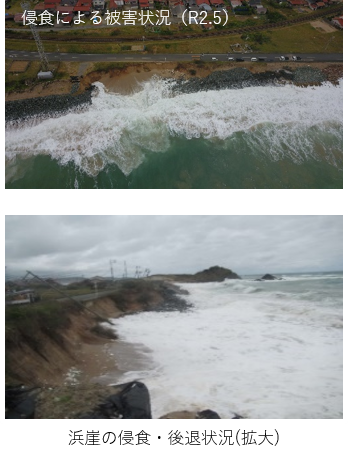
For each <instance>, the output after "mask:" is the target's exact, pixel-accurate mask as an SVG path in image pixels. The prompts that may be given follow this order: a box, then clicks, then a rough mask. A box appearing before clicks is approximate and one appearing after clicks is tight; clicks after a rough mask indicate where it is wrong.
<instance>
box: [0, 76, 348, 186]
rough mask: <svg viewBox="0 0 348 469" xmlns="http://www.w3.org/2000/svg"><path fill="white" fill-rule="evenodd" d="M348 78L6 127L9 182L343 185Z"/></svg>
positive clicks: (157, 89) (108, 106)
mask: <svg viewBox="0 0 348 469" xmlns="http://www.w3.org/2000/svg"><path fill="white" fill-rule="evenodd" d="M342 159H343V124H342V86H336V87H335V86H333V85H330V84H327V85H324V86H322V87H312V88H296V87H294V86H291V85H288V86H286V87H262V88H261V87H258V88H247V89H242V90H223V91H209V92H201V93H193V94H188V95H176V96H175V95H172V94H171V87H170V84H168V83H167V82H164V81H158V80H151V81H150V82H146V83H145V84H144V86H143V89H142V90H141V91H139V92H137V93H134V94H133V95H131V96H124V95H119V94H117V93H109V92H108V91H107V90H105V89H104V87H103V86H102V85H98V92H97V93H96V96H95V97H94V98H93V104H92V106H91V107H90V108H89V109H88V110H87V111H84V112H80V113H70V114H68V115H66V116H61V117H57V118H50V119H46V120H44V121H40V122H38V121H36V122H30V123H26V124H22V125H21V126H19V127H11V128H8V129H7V131H6V188H8V189H17V188H45V189H50V188H52V189H53V188H60V189H73V188H78V189H87V188H96V189H107V188H113V189H120V188H122V189H124V188H129V189H137V188H146V189H147V188H178V189H181V188H184V189H185V188H193V189H199V188H217V189H219V188H222V189H226V188H280V189H281V188H283V189H288V188H328V189H329V188H341V187H342V185H343V174H342V166H343V161H342Z"/></svg>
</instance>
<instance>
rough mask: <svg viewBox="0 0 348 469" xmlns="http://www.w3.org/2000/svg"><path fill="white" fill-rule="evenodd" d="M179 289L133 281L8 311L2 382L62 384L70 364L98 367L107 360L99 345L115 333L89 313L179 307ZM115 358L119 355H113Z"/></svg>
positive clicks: (183, 305) (181, 304)
mask: <svg viewBox="0 0 348 469" xmlns="http://www.w3.org/2000/svg"><path fill="white" fill-rule="evenodd" d="M178 293H183V292H181V291H180V290H179V289H178V288H177V287H176V286H173V285H170V284H168V283H166V282H159V281H154V282H148V281H144V280H140V279H139V280H132V281H126V282H122V283H120V285H118V286H117V288H116V290H115V292H113V293H112V294H110V295H109V296H106V297H103V298H99V299H95V300H92V301H89V302H87V303H85V304H86V306H87V308H88V310H86V309H84V308H82V307H79V306H77V305H75V304H72V303H71V301H69V300H68V301H63V302H47V303H36V304H33V305H29V306H30V307H28V306H26V307H25V308H23V306H20V307H17V308H15V309H14V308H13V307H10V308H9V309H8V310H6V384H11V385H13V384H25V385H34V386H45V385H46V386H49V385H52V386H54V385H61V384H64V382H65V380H66V374H67V372H68V370H69V369H71V368H72V367H76V368H78V369H80V370H82V372H83V371H84V370H86V369H87V368H88V369H89V372H90V373H91V374H93V373H98V372H100V370H101V368H102V367H103V366H104V367H105V362H106V361H107V360H108V356H107V354H103V350H102V347H98V346H99V345H103V344H107V343H108V342H110V341H112V340H115V339H116V338H117V336H116V335H115V333H114V332H112V331H111V330H110V329H109V328H108V325H107V323H103V322H101V321H100V319H99V318H98V317H96V316H95V315H94V314H93V312H96V313H98V315H100V316H102V317H104V318H106V319H109V318H116V317H120V316H123V315H126V314H134V313H137V312H141V311H149V310H158V311H164V310H174V309H175V310H176V309H179V310H183V309H185V308H186V307H187V303H186V302H185V300H183V299H182V298H181V297H179V296H178V295H177V294H178ZM115 359H116V360H117V357H115Z"/></svg>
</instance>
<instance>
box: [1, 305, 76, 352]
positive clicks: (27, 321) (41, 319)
mask: <svg viewBox="0 0 348 469" xmlns="http://www.w3.org/2000/svg"><path fill="white" fill-rule="evenodd" d="M69 309H70V311H71V309H72V307H70V308H69ZM75 309H76V308H75ZM69 324H70V320H69V318H68V316H67V306H66V304H64V303H59V302H57V301H46V302H38V303H33V304H28V305H10V306H6V310H5V331H6V347H7V346H11V345H17V344H18V343H20V341H21V340H23V339H24V340H25V341H26V342H27V343H29V344H30V345H31V347H32V348H33V349H34V350H36V351H37V352H38V353H40V349H41V346H42V345H43V344H41V341H40V338H39V336H40V335H39V333H40V332H41V333H43V334H45V335H47V336H49V337H50V338H51V339H53V340H54V341H56V342H57V343H59V344H60V345H63V339H62V336H61V335H60V333H59V331H60V330H61V329H63V328H65V327H67V326H68V325H69Z"/></svg>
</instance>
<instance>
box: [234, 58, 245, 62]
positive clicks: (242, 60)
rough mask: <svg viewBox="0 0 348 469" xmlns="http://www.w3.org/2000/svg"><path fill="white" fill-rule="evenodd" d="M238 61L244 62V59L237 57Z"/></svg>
mask: <svg viewBox="0 0 348 469" xmlns="http://www.w3.org/2000/svg"><path fill="white" fill-rule="evenodd" d="M236 62H244V59H239V58H237V59H236Z"/></svg>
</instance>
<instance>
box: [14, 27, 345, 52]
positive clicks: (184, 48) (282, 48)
mask: <svg viewBox="0 0 348 469" xmlns="http://www.w3.org/2000/svg"><path fill="white" fill-rule="evenodd" d="M123 29H126V28H123ZM86 34H87V33H86ZM258 34H259V35H260V34H261V37H260V36H259V37H257V35H256V34H253V33H245V34H244V35H228V36H221V37H209V36H207V37H206V38H201V37H199V38H197V39H187V40H170V41H154V40H152V39H151V38H147V39H146V41H145V42H144V43H143V42H142V41H139V42H131V43H129V42H121V41H120V42H115V43H104V44H98V43H88V44H84V43H81V42H78V41H76V42H73V41H69V42H54V41H43V42H44V47H45V51H46V52H65V53H76V54H83V53H86V52H88V53H91V54H93V53H95V54H103V53H123V52H124V53H127V54H129V53H131V52H132V51H130V50H129V49H130V47H131V46H133V45H134V46H143V45H145V46H146V50H147V52H149V53H168V54H175V53H226V52H231V47H230V45H231V44H233V43H236V42H240V43H245V42H247V43H248V44H249V45H251V47H252V48H253V50H256V51H260V52H294V53H305V52H309V53H311V52H312V53H313V52H342V51H343V32H342V31H338V30H337V31H335V32H332V33H326V32H322V31H319V30H318V29H315V28H314V27H313V26H311V24H310V23H303V24H297V25H294V26H289V27H285V28H279V29H271V30H268V31H262V32H260V33H258ZM6 48H7V49H10V50H28V51H36V45H35V42H34V41H33V40H32V39H31V38H30V39H28V40H23V39H6Z"/></svg>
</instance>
